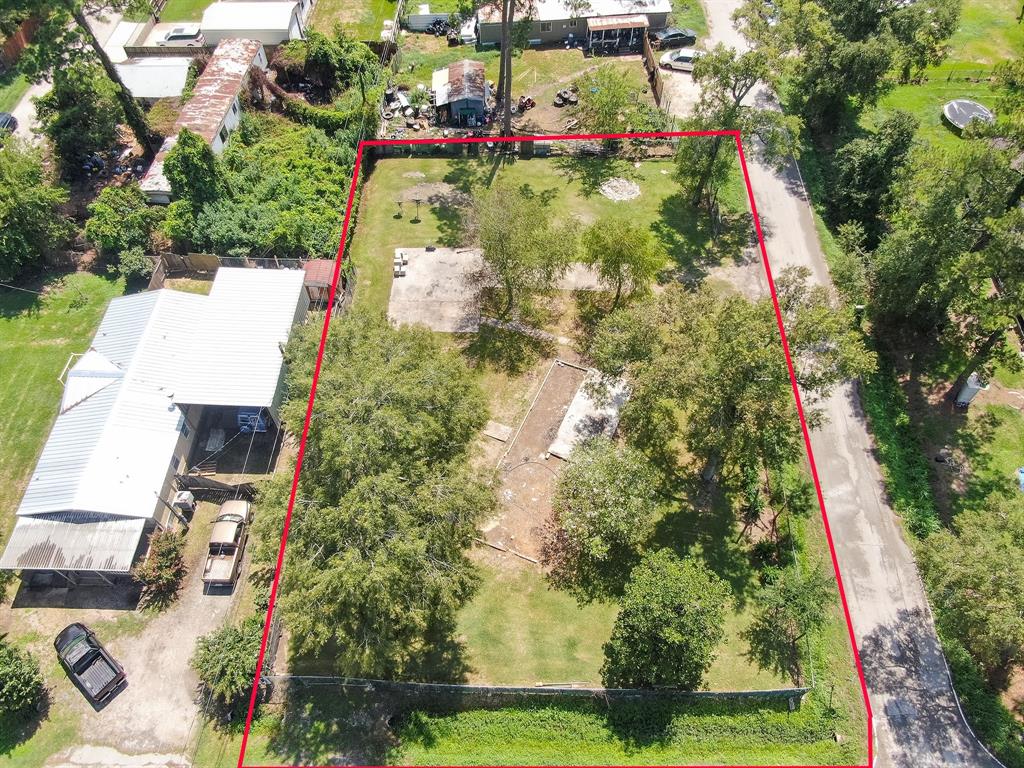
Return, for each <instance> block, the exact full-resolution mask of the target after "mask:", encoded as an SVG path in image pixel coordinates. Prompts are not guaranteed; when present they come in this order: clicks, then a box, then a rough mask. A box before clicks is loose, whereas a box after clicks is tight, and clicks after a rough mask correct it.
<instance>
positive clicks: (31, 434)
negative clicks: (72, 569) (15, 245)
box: [0, 273, 124, 541]
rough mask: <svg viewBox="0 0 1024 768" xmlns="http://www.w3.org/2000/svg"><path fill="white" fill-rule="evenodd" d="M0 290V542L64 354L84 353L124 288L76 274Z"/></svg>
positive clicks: (41, 434) (55, 400) (50, 406)
mask: <svg viewBox="0 0 1024 768" xmlns="http://www.w3.org/2000/svg"><path fill="white" fill-rule="evenodd" d="M25 287H27V288H33V289H36V290H41V291H43V292H44V293H45V294H46V295H45V296H43V297H39V296H36V295H34V294H31V293H24V292H22V291H15V290H11V289H0V351H2V357H3V361H4V364H3V366H0V413H2V414H5V417H4V418H3V419H0V477H2V478H4V482H3V483H2V484H0V528H2V529H3V530H2V533H0V541H6V534H7V533H9V531H10V521H11V520H12V519H13V515H14V510H15V509H16V508H17V506H18V502H19V501H20V499H21V494H22V491H23V490H24V489H25V485H26V484H27V483H28V478H29V474H30V472H31V471H32V467H33V466H34V465H35V462H36V457H37V456H38V455H39V451H40V450H41V449H42V446H43V443H44V442H45V440H46V437H47V435H48V434H49V432H50V425H51V423H52V422H53V419H54V418H55V417H56V415H57V408H58V405H59V404H60V396H61V384H60V382H59V381H58V380H57V377H58V376H59V375H60V372H61V370H62V369H63V368H64V365H65V363H67V361H68V356H69V355H71V354H72V353H81V352H85V351H86V349H87V348H88V346H89V341H90V340H91V339H92V335H93V332H94V331H95V330H96V326H97V325H98V324H99V321H100V318H101V317H102V315H103V311H104V310H105V309H106V306H107V302H109V301H110V299H111V298H113V297H114V296H119V295H121V294H122V293H124V282H123V281H122V280H109V279H107V278H105V277H98V276H96V275H91V274H84V273H79V274H75V275H70V276H68V277H64V278H53V279H50V280H48V281H46V282H44V283H43V284H41V285H40V284H32V285H27V286H25Z"/></svg>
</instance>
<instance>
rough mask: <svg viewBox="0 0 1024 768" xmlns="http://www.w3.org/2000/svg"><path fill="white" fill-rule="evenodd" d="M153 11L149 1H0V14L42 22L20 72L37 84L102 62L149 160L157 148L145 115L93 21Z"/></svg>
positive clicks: (136, 138) (115, 95)
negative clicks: (78, 64) (79, 65)
mask: <svg viewBox="0 0 1024 768" xmlns="http://www.w3.org/2000/svg"><path fill="white" fill-rule="evenodd" d="M151 10H152V8H151V6H150V4H149V2H147V0H0V14H3V13H4V12H12V11H18V12H24V13H26V14H31V15H33V16H35V17H36V18H38V19H39V20H40V21H41V22H42V23H41V25H40V27H39V29H38V30H37V31H36V34H35V36H34V38H33V40H32V43H31V44H30V45H29V46H28V48H27V49H26V50H25V52H24V53H23V54H22V56H21V58H20V59H19V61H18V66H19V68H20V69H21V71H22V72H24V73H25V74H26V75H28V76H29V77H31V78H32V79H34V80H38V79H42V78H46V77H50V76H56V75H57V74H58V73H59V72H60V71H61V70H62V69H64V68H66V67H67V66H68V65H69V64H71V62H73V61H81V60H83V59H85V60H91V61H93V62H99V64H100V66H101V67H102V68H103V71H104V72H105V73H106V76H107V78H109V80H110V82H111V83H112V84H113V85H114V89H113V95H114V97H115V98H116V99H117V101H118V102H119V103H120V105H121V110H122V112H123V114H124V117H125V121H126V122H127V123H128V126H129V127H130V128H131V131H132V133H133V134H134V136H135V140H136V141H137V142H138V143H139V145H140V146H141V147H142V150H143V152H144V153H146V155H147V156H151V155H152V153H153V146H152V143H151V141H150V134H149V128H148V127H147V125H146V118H145V115H144V114H143V112H142V109H141V108H140V107H139V104H138V102H136V101H135V99H134V98H133V97H132V95H131V92H130V91H129V90H128V88H127V87H126V86H125V85H124V83H123V82H122V81H121V77H120V75H118V73H117V68H116V67H115V66H114V64H113V62H111V60H110V57H109V56H108V55H107V53H106V51H104V50H103V46H102V45H101V44H100V41H99V39H98V38H97V37H96V33H95V32H94V31H93V29H92V27H91V26H90V24H89V21H88V19H89V17H93V18H105V17H106V15H107V14H115V13H124V14H135V15H138V14H143V13H148V12H150V11H151Z"/></svg>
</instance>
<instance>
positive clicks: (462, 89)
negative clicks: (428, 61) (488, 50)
mask: <svg viewBox="0 0 1024 768" xmlns="http://www.w3.org/2000/svg"><path fill="white" fill-rule="evenodd" d="M431 87H432V89H433V91H434V106H436V107H437V110H438V112H439V113H440V115H441V119H442V120H443V121H444V122H448V123H452V124H453V125H462V126H476V125H482V124H483V120H484V113H485V112H486V111H487V100H488V99H489V98H490V95H491V89H490V86H489V85H488V84H487V78H486V77H485V76H484V64H483V62H482V61H471V60H470V59H462V60H461V61H455V62H452V63H451V64H449V65H448V66H447V67H443V68H441V69H436V70H434V74H433V77H432V78H431Z"/></svg>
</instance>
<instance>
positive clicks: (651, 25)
mask: <svg viewBox="0 0 1024 768" xmlns="http://www.w3.org/2000/svg"><path fill="white" fill-rule="evenodd" d="M671 12H672V3H671V0H590V2H589V3H588V4H587V7H586V8H584V9H583V10H581V11H579V12H578V13H576V14H573V12H572V11H571V10H570V8H569V4H567V3H566V2H564V0H532V2H531V4H530V9H529V11H528V12H524V13H519V12H517V13H516V16H517V18H522V19H525V18H529V19H530V31H529V33H528V35H527V39H528V40H529V41H530V42H531V43H533V44H534V45H543V44H547V43H561V42H563V41H565V40H566V39H567V38H568V37H569V36H570V35H571V36H572V38H573V39H574V40H577V41H582V42H583V43H584V44H585V45H587V46H588V47H597V48H601V49H603V50H618V49H619V48H624V47H628V46H629V45H635V44H636V41H637V39H638V35H640V34H643V31H644V30H646V29H655V30H656V29H664V27H665V26H667V24H668V16H669V14H670V13H671ZM638 16H639V17H641V18H637V17H638ZM638 29H639V30H640V32H637V31H636V30H638ZM477 37H478V39H479V41H480V44H481V45H490V44H499V45H500V44H501V10H500V8H498V7H496V6H492V5H488V6H486V7H484V8H481V9H480V11H479V12H478V13H477Z"/></svg>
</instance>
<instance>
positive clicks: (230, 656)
mask: <svg viewBox="0 0 1024 768" xmlns="http://www.w3.org/2000/svg"><path fill="white" fill-rule="evenodd" d="M262 639H263V616H262V615H255V616H249V617H248V618H246V619H243V620H242V621H241V623H239V624H229V625H227V626H224V627H221V628H220V629H217V630H214V631H213V632H211V633H210V634H208V635H205V636H203V637H200V638H199V640H198V641H197V642H196V647H195V650H194V651H193V653H192V658H191V660H190V664H191V665H192V668H193V669H194V670H195V671H196V674H197V675H199V679H200V680H201V681H202V683H203V685H205V686H206V688H207V689H208V690H209V691H210V693H211V694H213V697H214V699H215V700H216V701H218V702H219V703H221V704H223V705H225V706H228V707H232V706H236V705H238V704H240V703H242V702H243V701H244V700H245V699H246V698H247V697H248V695H249V692H250V691H251V690H252V685H253V681H254V680H255V678H256V662H257V661H258V660H259V655H260V642H261V640H262Z"/></svg>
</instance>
